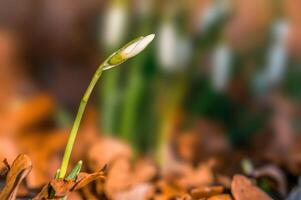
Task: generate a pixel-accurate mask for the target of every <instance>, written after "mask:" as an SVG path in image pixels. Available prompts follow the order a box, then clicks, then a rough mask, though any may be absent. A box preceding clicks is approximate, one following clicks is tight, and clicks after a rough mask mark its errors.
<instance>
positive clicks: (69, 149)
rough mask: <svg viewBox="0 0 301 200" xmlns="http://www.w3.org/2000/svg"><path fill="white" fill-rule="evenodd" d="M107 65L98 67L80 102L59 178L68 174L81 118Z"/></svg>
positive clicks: (103, 64) (105, 63)
mask: <svg viewBox="0 0 301 200" xmlns="http://www.w3.org/2000/svg"><path fill="white" fill-rule="evenodd" d="M106 65H107V62H106V61H105V62H104V63H102V64H101V65H100V66H99V67H98V69H97V70H96V72H95V73H94V75H93V78H92V80H91V82H90V84H89V86H88V88H87V90H86V92H85V94H84V96H83V98H82V100H81V102H80V105H79V108H78V111H77V115H76V118H75V120H74V123H73V126H72V129H71V132H70V135H69V138H68V142H67V146H66V149H65V153H64V157H63V161H62V164H61V168H60V170H61V171H60V175H59V178H64V177H65V175H66V172H67V168H68V164H69V160H70V155H71V152H72V148H73V145H74V142H75V138H76V135H77V132H78V128H79V125H80V122H81V119H82V117H83V114H84V111H85V108H86V105H87V102H88V100H89V98H90V96H91V93H92V90H93V88H94V87H95V85H96V83H97V81H98V79H99V77H100V76H101V74H102V71H103V68H104V67H105V66H106Z"/></svg>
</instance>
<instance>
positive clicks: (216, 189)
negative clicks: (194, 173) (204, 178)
mask: <svg viewBox="0 0 301 200" xmlns="http://www.w3.org/2000/svg"><path fill="white" fill-rule="evenodd" d="M223 192H224V188H223V186H211V187H210V186H201V187H198V188H195V189H192V190H191V191H190V194H191V196H192V197H193V198H195V199H199V198H203V197H207V198H208V197H212V196H215V195H218V194H222V193H223Z"/></svg>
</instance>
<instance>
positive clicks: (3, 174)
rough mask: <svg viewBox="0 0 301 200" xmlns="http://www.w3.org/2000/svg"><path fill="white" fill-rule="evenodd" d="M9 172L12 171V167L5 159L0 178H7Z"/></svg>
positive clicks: (0, 169)
mask: <svg viewBox="0 0 301 200" xmlns="http://www.w3.org/2000/svg"><path fill="white" fill-rule="evenodd" d="M9 170H10V166H9V164H8V162H7V159H4V160H3V162H2V163H1V165H0V177H6V176H7V173H8V172H9Z"/></svg>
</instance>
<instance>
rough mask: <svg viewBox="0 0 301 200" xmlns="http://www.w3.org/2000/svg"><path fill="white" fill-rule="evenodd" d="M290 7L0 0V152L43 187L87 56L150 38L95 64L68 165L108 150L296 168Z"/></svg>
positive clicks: (295, 53)
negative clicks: (24, 163) (24, 161)
mask: <svg viewBox="0 0 301 200" xmlns="http://www.w3.org/2000/svg"><path fill="white" fill-rule="evenodd" d="M300 7H301V2H300V1H298V0H286V1H281V0H165V1H160V0H110V1H104V0H85V1H81V0H26V1H24V0H23V1H21V0H0V116H1V121H0V137H1V139H0V158H1V159H4V158H8V160H9V161H12V160H13V159H14V158H15V157H16V156H17V155H18V154H19V153H21V152H22V153H27V154H29V155H30V157H31V158H32V160H33V164H34V165H33V166H34V168H33V172H32V173H31V175H30V181H29V183H30V184H31V185H32V187H36V186H40V185H41V184H42V183H45V182H46V181H47V180H48V179H49V177H52V176H53V174H54V172H55V171H56V169H57V168H58V167H59V163H60V161H61V157H62V154H63V150H64V147H65V144H66V140H67V137H68V131H69V130H70V127H71V125H72V123H73V119H74V117H75V114H76V111H77V107H78V106H79V102H80V99H81V97H82V95H83V93H84V91H85V89H86V87H87V86H88V83H89V81H90V79H91V77H92V75H93V73H94V71H95V70H96V69H97V67H98V65H99V64H100V63H101V62H102V61H103V60H104V59H105V58H106V57H107V56H108V55H110V54H111V53H112V52H114V51H115V50H117V49H118V48H120V47H122V46H123V45H124V44H126V43H127V42H128V41H130V40H132V39H134V38H136V37H138V36H141V35H147V34H151V33H155V34H156V38H155V40H154V42H153V43H152V44H151V45H150V46H149V47H148V48H147V49H146V50H145V51H143V52H142V53H141V54H140V55H139V56H137V57H135V58H134V59H131V60H130V61H128V62H127V63H125V64H123V65H122V66H120V67H117V68H113V69H111V70H108V71H105V73H103V75H102V77H101V79H100V81H99V83H98V85H97V88H95V91H94V92H93V96H92V99H91V101H90V102H89V105H88V108H87V110H86V113H85V117H84V119H83V123H82V126H81V129H80V132H79V136H78V138H77V142H76V143H77V144H76V147H75V148H74V152H73V153H74V154H73V155H72V157H73V158H72V159H73V162H75V161H77V160H79V159H83V160H84V163H87V162H88V163H90V164H89V166H90V169H94V167H91V166H94V164H95V160H96V161H98V164H96V165H97V166H99V165H100V164H104V162H105V161H103V162H100V161H99V159H104V158H103V157H106V156H107V157H110V156H111V154H110V153H112V151H115V150H116V151H117V149H120V148H121V149H122V151H121V152H122V153H124V154H127V153H128V149H130V150H129V151H131V152H132V153H131V156H132V157H136V158H137V157H140V156H147V157H149V158H151V159H154V160H155V161H156V163H159V165H161V166H163V167H164V166H168V163H169V161H170V160H171V159H169V158H170V157H173V159H175V160H177V161H182V162H189V163H192V165H193V164H195V163H198V162H200V161H202V160H206V159H208V158H212V157H218V158H219V159H220V160H219V161H220V163H222V164H220V165H219V166H221V167H220V168H221V170H223V171H227V172H229V173H230V171H231V170H233V166H234V165H235V164H237V163H239V161H240V160H241V159H242V158H251V159H252V160H253V161H254V162H262V161H266V160H269V161H271V162H274V163H277V164H279V165H280V166H281V167H283V168H285V169H286V170H288V171H289V173H290V174H294V175H299V174H300V167H301V154H300V153H301V146H300V145H299V144H300V143H299V141H300V142H301V138H300V133H301V123H300V122H301V107H300V98H301V89H300V88H301V59H300V58H301V12H300ZM104 143H105V144H104ZM124 146H126V147H124ZM124 148H125V149H126V150H124ZM109 154H110V155H109ZM171 155H172V156H171ZM225 163H226V164H225ZM231 163H233V164H231ZM84 165H85V164H84ZM225 173H226V172H225Z"/></svg>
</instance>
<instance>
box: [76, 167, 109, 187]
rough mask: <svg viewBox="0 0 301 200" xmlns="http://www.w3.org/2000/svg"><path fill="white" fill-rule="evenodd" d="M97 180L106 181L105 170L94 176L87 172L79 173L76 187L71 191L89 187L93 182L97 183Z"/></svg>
mask: <svg viewBox="0 0 301 200" xmlns="http://www.w3.org/2000/svg"><path fill="white" fill-rule="evenodd" d="M95 180H101V181H103V182H104V181H105V180H106V176H105V173H104V170H100V171H99V172H95V173H92V174H88V173H85V172H81V173H79V174H78V175H77V178H76V182H75V185H74V187H73V188H72V189H71V191H75V190H79V189H81V188H82V187H84V186H86V185H88V184H89V183H91V182H92V181H95Z"/></svg>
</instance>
